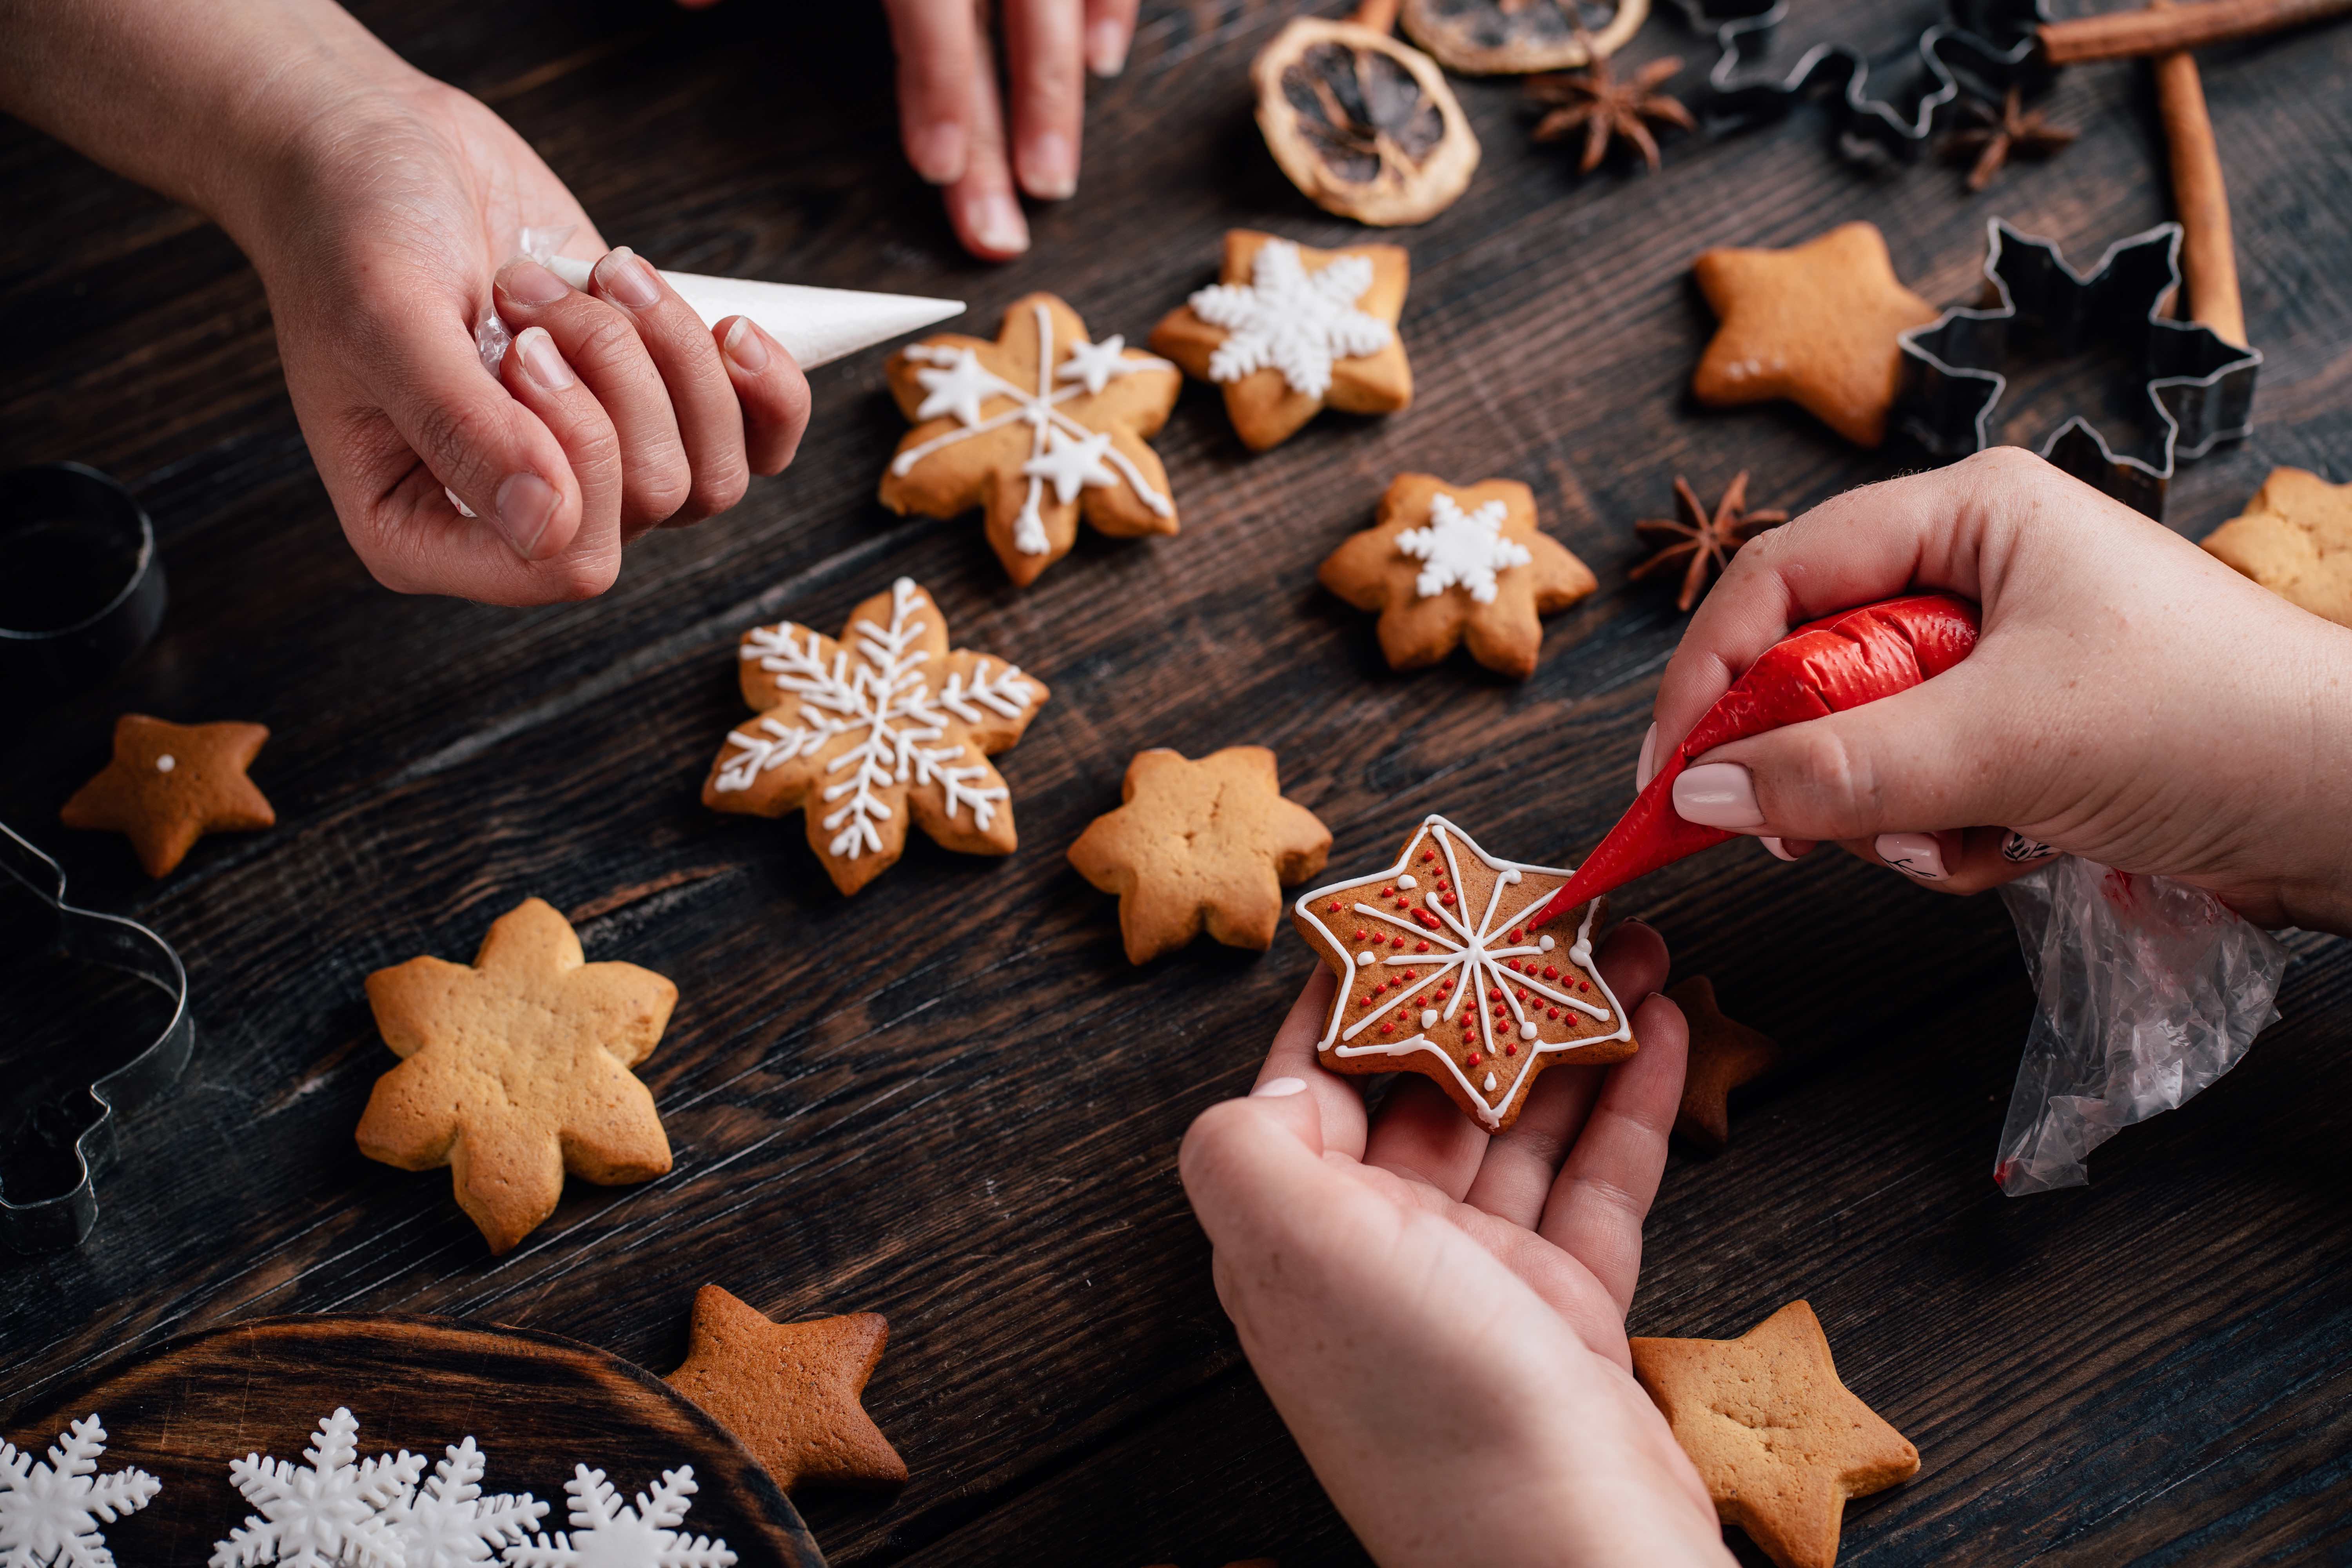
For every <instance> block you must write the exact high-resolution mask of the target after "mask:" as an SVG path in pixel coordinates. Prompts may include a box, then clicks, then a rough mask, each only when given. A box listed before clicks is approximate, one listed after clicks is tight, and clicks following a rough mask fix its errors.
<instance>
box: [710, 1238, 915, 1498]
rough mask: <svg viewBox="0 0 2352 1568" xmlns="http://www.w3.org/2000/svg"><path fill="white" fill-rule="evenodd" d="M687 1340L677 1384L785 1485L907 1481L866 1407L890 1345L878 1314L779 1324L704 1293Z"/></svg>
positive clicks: (713, 1290) (721, 1295)
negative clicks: (871, 1381) (863, 1399)
mask: <svg viewBox="0 0 2352 1568" xmlns="http://www.w3.org/2000/svg"><path fill="white" fill-rule="evenodd" d="M689 1332H690V1334H691V1336H692V1339H691V1342H690V1343H689V1344H688V1348H687V1354H686V1360H685V1362H684V1363H682V1364H681V1365H680V1366H679V1367H678V1369H677V1371H676V1372H674V1373H670V1374H669V1385H670V1386H671V1387H672V1388H675V1389H677V1391H678V1392H679V1393H680V1394H685V1395H686V1396H687V1397H688V1399H691V1400H693V1401H694V1402H695V1403H696V1404H697V1405H700V1406H702V1408H703V1409H704V1410H705V1411H706V1412H708V1413H709V1415H710V1416H711V1417H712V1418H713V1419H715V1420H716V1421H717V1422H718V1423H719V1425H720V1426H724V1427H726V1428H727V1430H729V1431H730V1432H732V1433H733V1434H734V1435H735V1437H736V1440H737V1441H738V1442H740V1443H741V1444H742V1445H743V1447H746V1448H748V1449H750V1450H751V1457H752V1458H755V1459H757V1460H759V1461H760V1463H761V1465H762V1466H763V1467H765V1468H766V1469H767V1472H768V1474H770V1475H771V1476H773V1477H774V1478H775V1480H776V1484H777V1485H778V1486H780V1487H782V1488H783V1489H785V1490H786V1491H790V1490H792V1489H793V1487H795V1486H797V1485H799V1484H800V1483H801V1482H803V1481H856V1482H863V1483H866V1484H869V1485H876V1486H895V1485H897V1484H898V1483H899V1482H901V1481H903V1480H905V1479H907V1462H906V1461H905V1460H904V1459H901V1458H898V1450H897V1449H895V1448H893V1447H890V1441H889V1439H888V1438H887V1437H885V1436H882V1431H881V1428H880V1427H878V1426H875V1425H874V1421H873V1418H872V1417H871V1416H869V1415H866V1408H865V1406H864V1405H860V1404H859V1403H858V1396H859V1395H860V1394H864V1393H865V1392H866V1379H867V1378H869V1377H871V1376H872V1375H873V1374H874V1367H875V1363H877V1362H879V1361H880V1360H881V1359H882V1347H883V1345H884V1343H885V1342H887V1341H888V1339H889V1337H890V1325H889V1323H888V1321H887V1320H885V1319H884V1318H883V1317H882V1315H881V1314H880V1313H878V1312H856V1313H852V1314H851V1315H849V1316H847V1317H844V1318H819V1319H817V1320H816V1321H814V1322H806V1323H779V1322H776V1321H772V1319H770V1318H769V1317H768V1316H767V1315H766V1314H764V1313H762V1312H760V1311H758V1310H754V1309H752V1308H751V1307H749V1306H746V1305H745V1304H744V1303H743V1302H741V1301H740V1300H736V1298H734V1297H733V1296H730V1295H729V1294H728V1293H727V1292H726V1291H724V1290H722V1289H719V1287H718V1286H716V1285H705V1286H704V1287H703V1288H702V1289H700V1290H699V1291H698V1292H697V1293H696V1294H695V1298H694V1325H693V1327H692V1329H691V1330H690V1331H689Z"/></svg>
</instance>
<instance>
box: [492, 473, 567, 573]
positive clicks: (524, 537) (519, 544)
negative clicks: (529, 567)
mask: <svg viewBox="0 0 2352 1568" xmlns="http://www.w3.org/2000/svg"><path fill="white" fill-rule="evenodd" d="M561 502H562V497H560V496H558V495H557V494H556V493H555V487H554V486H553V485H551V484H549V483H548V482H547V481H546V480H545V479H541V478H540V477H539V476H538V475H537V474H509V475H508V476H507V477H506V479H505V481H504V482H503V483H501V484H500V485H499V532H500V533H503V534H505V535H506V539H507V542H508V543H509V545H511V546H513V547H514V552H515V553H516V554H517V555H520V556H521V557H522V558H523V559H524V560H525V561H535V560H537V559H538V558H539V557H538V550H539V542H540V541H541V539H543V538H545V537H546V535H547V525H548V524H549V523H551V522H553V521H555V509H556V507H557V506H558V505H559V504H561Z"/></svg>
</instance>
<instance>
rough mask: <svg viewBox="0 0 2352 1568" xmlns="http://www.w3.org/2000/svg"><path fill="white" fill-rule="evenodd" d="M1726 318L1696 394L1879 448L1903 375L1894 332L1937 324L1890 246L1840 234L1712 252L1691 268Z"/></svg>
mask: <svg viewBox="0 0 2352 1568" xmlns="http://www.w3.org/2000/svg"><path fill="white" fill-rule="evenodd" d="M1691 269H1692V271H1694V272H1695V273H1696V274H1697V277H1698V286H1699V289H1700V291H1701V292H1703V293H1704V294H1706V302H1707V303H1708V304H1709V305H1711V306H1713V307H1714V309H1715V313H1716V315H1717V316H1718V317H1720V318H1721V324H1720V325H1718V326H1717V328H1716V330H1715V338H1714V340H1713V341H1712V342H1709V343H1708V344H1707V345H1706V356H1705V357H1704V358H1702V359H1701V360H1700V361H1699V364H1698V373H1697V374H1696V375H1695V376H1694V377H1693V378H1692V381H1691V390H1692V391H1693V392H1695V393H1696V394H1697V395H1698V400H1699V401H1700V402H1701V403H1707V404H1713V405H1716V406H1717V407H1731V406H1735V405H1739V404H1745V403H1769V402H1770V401H1771V400H1772V399H1774V398H1779V397H1785V398H1788V399H1790V401H1791V402H1794V403H1796V404H1797V405H1800V406H1801V407H1803V408H1804V409H1806V410H1808V411H1809V412H1810V413H1811V414H1812V415H1813V416H1814V417H1815V418H1817V419H1819V420H1821V421H1822V424H1824V425H1827V426H1829V427H1830V428H1831V429H1832V430H1834V431H1836V432H1837V433H1838V434H1839V435H1841V436H1843V437H1845V438H1846V439H1847V440H1849V441H1853V442H1855V443H1856V444H1858V445H1861V446H1864V447H1875V446H1877V445H1878V444H1879V442H1881V441H1882V440H1884V439H1885V437H1886V411H1887V410H1888V409H1889V408H1890V407H1892V406H1893V405H1894V403H1895V389H1896V386H1897V384H1899V383H1900V381H1901V380H1902V375H1903V351H1902V349H1901V347H1900V345H1898V344H1897V343H1896V342H1895V337H1896V335H1897V334H1898V333H1901V332H1903V331H1907V330H1908V329H1910V328H1912V327H1918V326H1925V325H1926V324H1927V322H1929V321H1934V320H1935V319H1936V316H1937V310H1936V308H1935V307H1934V306H1933V305H1930V304H1929V303H1927V300H1922V299H1921V298H1919V296H1918V295H1916V294H1914V293H1913V292H1911V290H1910V289H1906V288H1905V287H1904V286H1903V285H1902V283H1901V282H1900V281H1899V280H1898V279H1896V278H1895V264H1894V263H1893V262H1892V261H1891V260H1889V259H1888V258H1887V255H1886V239H1885V236H1883V235H1881V234H1880V233H1879V232H1878V230H1877V228H1876V227H1875V226H1873V225H1871V224H1866V223H1849V224H1841V225H1840V226H1837V227H1836V228H1833V229H1832V230H1830V231H1829V232H1828V233H1827V234H1824V235H1822V236H1821V237H1819V238H1817V239H1811V240H1807V241H1806V242H1805V243H1804V244H1802V245H1800V246H1797V247H1793V248H1792V249H1789V250H1728V249H1725V250H1708V251H1703V252H1701V253H1700V255H1699V258H1698V259H1697V260H1696V261H1694V262H1693V263H1691Z"/></svg>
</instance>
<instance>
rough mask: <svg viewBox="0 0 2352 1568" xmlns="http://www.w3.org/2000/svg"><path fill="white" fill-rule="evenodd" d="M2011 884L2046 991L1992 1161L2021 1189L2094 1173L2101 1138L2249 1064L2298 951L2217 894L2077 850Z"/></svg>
mask: <svg viewBox="0 0 2352 1568" xmlns="http://www.w3.org/2000/svg"><path fill="white" fill-rule="evenodd" d="M2000 891H2001V899H2002V901H2003V902H2005V903H2006V904H2007V905H2008V906H2009V912H2010V916H2011V919H2013V920H2015V921H2017V940H2018V945H2019V946H2021V948H2023V949H2024V951H2025V968H2026V973H2027V974H2028V976H2029V977H2030V978H2031V979H2032V982H2033V988H2034V992H2035V1001H2036V1005H2035V1007H2034V1016H2033V1027H2032V1032H2031V1033H2030V1034H2029V1035H2028V1036H2027V1037H2026V1041H2025V1057H2024V1059H2023V1060H2022V1061H2021V1062H2020V1063H2019V1064H2018V1068H2017V1086H2016V1088H2015V1089H2012V1090H2011V1093H2010V1099H2009V1118H2008V1120H2007V1121H2005V1122H2003V1123H2002V1126H2001V1130H2000V1157H1999V1158H1998V1160H1997V1161H1996V1162H1995V1163H1994V1165H1993V1180H1994V1181H1995V1182H1997V1183H1999V1184H2000V1190H2001V1191H2002V1192H2004V1193H2007V1194H2009V1195H2010V1196H2011V1197H2021V1196H2023V1195H2024V1194H2027V1193H2039V1192H2047V1191H2049V1190H2050V1189H2052V1188H2053V1187H2074V1186H2081V1185H2084V1184H2086V1183H2087V1182H2088V1181H2089V1180H2090V1175H2089V1173H2088V1172H2087V1171H2086V1170H2085V1169H2084V1160H2086V1159H2087V1158H2088V1157H2089V1155H2090V1152H2091V1151H2092V1150H2094V1149H2095V1148H2097V1147H2098V1146H2099V1145H2100V1144H2102V1143H2104V1142H2106V1141H2107V1140H2108V1139H2109V1138H2111V1137H2113V1136H2114V1135H2115V1134H2116V1132H2117V1131H2120V1130H2121V1129H2123V1128H2126V1127H2128V1126H2130V1125H2131V1124H2132V1123H2134V1122H2136V1121H2147V1119H2148V1118H2149V1117H2151V1116H2154V1115H2157V1114H2158V1112H2160V1111H2166V1110H2172V1109H2173V1108H2175V1107H2176V1106H2179V1105H2182V1104H2185V1103H2187V1102H2188V1101H2189V1100H2190V1099H2191V1098H2192V1097H2194V1096H2195V1095H2196V1094H2198V1093H2199V1092H2200V1091H2201V1090H2203V1089H2207V1088H2208V1087H2210V1085H2211V1084H2212V1083H2213V1082H2214V1081H2215V1080H2216V1079H2219V1078H2221V1075H2222V1074H2223V1073H2226V1072H2228V1071H2229V1070H2230V1069H2231V1068H2233V1067H2235V1066H2237V1065H2238V1062H2239V1060H2240V1059H2241V1058H2243V1057H2244V1056H2245V1054H2246V1047H2248V1046H2250V1045H2252V1043H2253V1038H2254V1037H2255V1036H2256V1035H2257V1034H2259V1033H2261V1032H2262V1030H2263V1028H2264V1027H2265V1026H2268V1025H2269V1024H2270V1023H2271V1022H2272V1021H2273V1020H2274V1019H2276V1018H2277V1017H2278V1016H2279V1014H2278V1008H2277V1007H2276V1006H2275V1005H2274V1003H2275V1000H2276V998H2277V996H2278V988H2279V979H2280V977H2281V975H2282V974H2283V973H2284V972H2285V969H2286V960H2287V952H2286V949H2285V948H2284V947H2282V946H2280V945H2279V943H2278V942H2277V941H2276V940H2275V939H2274V938H2273V937H2272V936H2270V935H2269V934H2268V933H2267V932H2265V931H2261V930H2259V929H2258V928H2256V927H2255V926H2253V925H2252V924H2250V923H2249V922H2248V921H2245V920H2243V919H2242V918H2240V917H2239V916H2238V915H2237V914H2235V913H2233V912H2232V911H2231V910H2230V909H2229V908H2228V907H2227V906H2226V905H2224V904H2223V903H2222V902H2221V900H2218V899H2216V898H2214V897H2213V896H2212V895H2211V894H2210V893H2207V892H2204V891H2202V890H2201V889H2196V888H2191V887H2189V886H2186V885H2185V884H2183V883H2179V882H2175V881H2172V880H2170V879H2168V878H2163V877H2136V876H2132V875H2130V874H2128V873H2126V872H2122V871H2115V870H2110V869H2108V868H2106V867H2105V866H2100V865H2096V864H2094V863H2093V862H2091V861H2088V860H2083V859H2080V858H2075V857H2074V856H2067V857H2065V858H2062V859H2058V860H2054V861H2053V862H2052V863H2051V864H2050V865H2048V866H2046V867H2044V868H2042V869H2041V870H2039V871H2035V872H2033V873H2032V874H2031V875H2029V876H2025V877H2021V878H2020V879H2017V880H2016V881H2013V882H2011V883H2009V884H2008V885H2007V886H2005V887H2003V888H2002V889H2001V890H2000Z"/></svg>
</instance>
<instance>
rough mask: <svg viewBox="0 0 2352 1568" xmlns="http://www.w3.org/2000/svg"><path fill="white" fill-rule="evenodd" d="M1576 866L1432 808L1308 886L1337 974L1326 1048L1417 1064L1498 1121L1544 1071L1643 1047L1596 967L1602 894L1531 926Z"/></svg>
mask: <svg viewBox="0 0 2352 1568" xmlns="http://www.w3.org/2000/svg"><path fill="white" fill-rule="evenodd" d="M1570 875H1572V873H1571V872H1570V871H1569V870H1567V869H1564V868H1557V867H1550V866H1524V865H1520V864H1518V863H1517V862H1516V861H1511V860H1502V859H1497V858H1495V857H1493V856H1491V855H1489V854H1487V853H1486V851H1485V850H1484V849H1481V848H1480V847H1478V846H1477V844H1476V843H1475V841H1474V840H1473V839H1472V838H1471V837H1470V836H1469V835H1468V834H1466V833H1465V832H1463V831H1462V829H1460V828H1459V827H1456V826H1454V824H1452V823H1451V822H1448V821H1446V820H1445V818H1444V817H1442V816H1431V817H1428V818H1426V819H1424V820H1423V822H1422V824H1421V826H1419V827H1417V828H1415V829H1413V832H1412V837H1410V838H1408V839H1406V840H1405V846H1404V852H1403V853H1402V855H1400V856H1398V857H1397V858H1396V861H1395V863H1394V864H1392V865H1391V866H1389V867H1387V868H1384V869H1382V870H1380V871H1376V872H1374V873H1372V874H1371V875H1370V876H1367V877H1359V878H1356V879H1352V880H1349V881H1345V882H1335V883H1333V884H1332V885H1330V886H1329V887H1327V888H1318V889H1315V890H1314V891H1313V892H1311V893H1306V894H1302V895H1301V896H1300V897H1299V899H1298V901H1297V903H1296V904H1294V905H1293V906H1292V908H1291V921H1292V923H1293V924H1295V925H1296V926H1297V928H1298V934H1299V935H1301V936H1303V937H1305V938H1306V939H1307V946H1308V947H1310V948H1312V949H1314V950H1315V953H1316V956H1317V957H1318V958H1320V959H1321V960H1322V961H1323V963H1324V964H1325V966H1326V967H1328V968H1329V969H1330V970H1331V972H1332V973H1333V974H1334V975H1336V976H1337V977H1338V979H1339V988H1338V989H1337V991H1336V992H1334V994H1333V995H1332V999H1331V1011H1330V1016H1329V1017H1328V1020H1327V1021H1326V1022H1325V1024H1324V1027H1323V1033H1322V1036H1321V1037H1320V1038H1319V1039H1318V1040H1317V1041H1316V1059H1317V1060H1318V1061H1320V1062H1321V1063H1322V1064H1323V1065H1324V1066H1325V1067H1327V1068H1330V1069H1331V1070H1332V1071H1333V1072H1340V1073H1357V1074H1362V1073H1382V1072H1417V1073H1419V1074H1421V1075H1422V1076H1423V1077H1424V1078H1426V1079H1429V1080H1430V1081H1431V1082H1433V1083H1434V1084H1436V1085H1437V1087H1438V1088H1440V1089H1444V1091H1445V1094H1446V1096H1447V1098H1449V1099H1451V1100H1453V1101H1454V1104H1456V1105H1458V1106H1460V1107H1461V1108H1462V1110H1463V1112H1464V1113H1465V1115H1467V1116H1469V1117H1470V1118H1471V1119H1472V1120H1474V1121H1476V1122H1477V1123H1478V1124H1479V1125H1480V1126H1482V1127H1484V1128H1486V1130H1487V1131H1490V1132H1500V1131H1505V1130H1506V1129H1507V1128H1508V1127H1509V1126H1510V1125H1511V1123H1512V1122H1514V1121H1517V1120H1518V1115H1519V1111H1520V1110H1521V1108H1522V1107H1524V1106H1525V1105H1526V1104H1527V1098H1528V1091H1529V1090H1530V1089H1533V1088H1534V1087H1535V1081H1536V1079H1537V1077H1538V1074H1540V1073H1541V1072H1542V1071H1543V1070H1544V1069H1545V1068H1549V1067H1557V1066H1559V1065H1560V1064H1562V1063H1567V1062H1572V1063H1576V1064H1578V1065H1580V1066H1591V1065H1598V1064H1600V1063H1603V1062H1614V1061H1622V1060H1623V1059H1624V1058H1627V1057H1630V1056H1632V1055H1633V1051H1634V1048H1635V1042H1634V1039H1633V1020H1632V1018H1631V1017H1630V1016H1628V1015H1627V1013H1626V1011H1625V1009H1624V1008H1623V1007H1622V1005H1619V1003H1618V1000H1617V998H1616V996H1615V995H1614V994H1612V992H1611V991H1610V989H1609V984H1608V982H1606V981H1605V980H1603V979H1601V972H1600V971H1599V970H1598V969H1597V968H1596V967H1594V964H1593V958H1592V942H1593V938H1594V936H1595V934H1596V933H1597V931H1599V929H1600V922H1601V908H1602V905H1601V900H1598V899H1596V900H1593V901H1592V902H1591V903H1589V904H1587V905H1585V906H1584V907H1583V908H1582V909H1581V910H1578V911H1577V912H1576V914H1575V915H1574V916H1573V917H1572V918H1564V919H1560V920H1557V921H1553V922H1552V923H1551V924H1550V925H1549V926H1546V927H1544V928H1542V929H1540V930H1530V929H1529V928H1528V925H1527V923H1526V922H1527V921H1528V917H1529V916H1531V915H1533V914H1534V913H1535V912H1536V911H1537V910H1539V909H1541V908H1542V907H1543V905H1544V902H1545V901H1546V900H1549V898H1550V897H1551V896H1552V895H1553V894H1554V893H1556V892H1558V891H1559V889H1561V888H1562V887H1565V886H1566V885H1567V883H1568V879H1569V878H1570Z"/></svg>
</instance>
